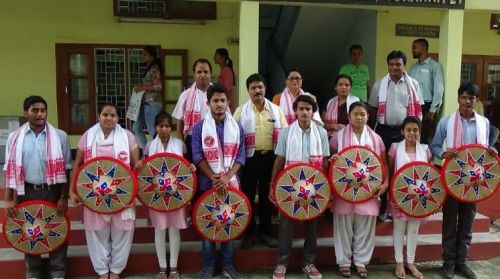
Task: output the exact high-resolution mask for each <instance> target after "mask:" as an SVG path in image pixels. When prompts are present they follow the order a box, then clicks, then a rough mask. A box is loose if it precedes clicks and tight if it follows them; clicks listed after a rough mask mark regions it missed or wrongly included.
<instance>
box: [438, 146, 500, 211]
mask: <svg viewBox="0 0 500 279" xmlns="http://www.w3.org/2000/svg"><path fill="white" fill-rule="evenodd" d="M457 151H458V154H457V156H456V157H455V158H452V159H447V160H445V162H444V164H443V168H442V170H441V174H442V177H443V180H444V187H445V189H446V192H448V195H450V196H451V197H452V198H454V199H455V200H458V201H461V202H466V203H472V202H478V201H482V200H485V199H487V198H489V197H491V196H493V194H494V193H495V192H496V191H497V190H498V186H499V185H500V159H499V157H498V156H491V155H490V154H488V149H487V148H486V147H484V146H482V145H479V144H469V145H464V146H461V147H459V148H458V149H457Z"/></svg>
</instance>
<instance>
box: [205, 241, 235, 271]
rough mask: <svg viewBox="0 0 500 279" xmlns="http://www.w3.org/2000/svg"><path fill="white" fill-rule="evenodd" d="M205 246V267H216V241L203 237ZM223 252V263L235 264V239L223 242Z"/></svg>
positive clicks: (225, 264)
mask: <svg viewBox="0 0 500 279" xmlns="http://www.w3.org/2000/svg"><path fill="white" fill-rule="evenodd" d="M201 244H202V248H203V267H205V268H207V267H208V268H214V267H215V242H212V241H208V240H206V239H202V241H201ZM220 250H221V254H222V264H223V266H232V265H233V255H234V244H233V241H232V240H231V241H228V242H225V243H221V248H220Z"/></svg>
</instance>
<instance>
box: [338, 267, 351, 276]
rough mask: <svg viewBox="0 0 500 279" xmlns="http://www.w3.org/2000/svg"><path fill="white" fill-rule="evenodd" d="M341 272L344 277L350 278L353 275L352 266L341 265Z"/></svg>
mask: <svg viewBox="0 0 500 279" xmlns="http://www.w3.org/2000/svg"><path fill="white" fill-rule="evenodd" d="M339 272H340V275H342V277H345V278H349V277H351V268H350V267H348V266H341V267H339Z"/></svg>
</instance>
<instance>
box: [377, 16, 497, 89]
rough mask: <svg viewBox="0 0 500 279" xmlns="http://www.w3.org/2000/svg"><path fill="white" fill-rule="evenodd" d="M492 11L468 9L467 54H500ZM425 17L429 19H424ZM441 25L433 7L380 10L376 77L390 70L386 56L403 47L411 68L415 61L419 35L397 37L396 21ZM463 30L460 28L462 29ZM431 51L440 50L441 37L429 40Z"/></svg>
mask: <svg viewBox="0 0 500 279" xmlns="http://www.w3.org/2000/svg"><path fill="white" fill-rule="evenodd" d="M490 14H491V12H489V11H468V10H466V11H465V15H464V28H463V32H464V34H463V51H462V53H463V54H474V55H500V47H498V46H500V35H499V34H497V32H496V31H494V30H490V28H489V24H490ZM422 19H425V21H422ZM396 23H408V24H426V25H438V26H439V24H440V11H439V10H433V9H425V10H424V9H410V8H395V9H390V10H383V11H382V10H381V11H378V18H377V26H378V29H377V46H376V47H377V59H376V79H379V78H381V77H382V76H383V75H385V74H386V73H387V63H386V56H387V54H389V52H390V51H391V50H402V51H403V52H404V53H405V54H406V55H407V56H408V62H407V68H408V69H409V67H410V66H411V65H412V64H413V63H415V60H414V59H413V58H412V57H411V43H412V41H413V40H414V39H416V38H417V37H397V36H395V24H396ZM459 31H460V30H457V32H459ZM428 40H429V45H430V47H429V51H430V52H438V50H439V39H437V38H435V39H428Z"/></svg>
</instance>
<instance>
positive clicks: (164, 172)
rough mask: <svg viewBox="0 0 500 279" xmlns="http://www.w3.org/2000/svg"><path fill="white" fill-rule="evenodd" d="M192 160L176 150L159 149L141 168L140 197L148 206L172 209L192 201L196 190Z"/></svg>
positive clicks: (158, 208)
mask: <svg viewBox="0 0 500 279" xmlns="http://www.w3.org/2000/svg"><path fill="white" fill-rule="evenodd" d="M190 165H191V164H190V163H189V162H188V161H187V160H186V159H184V158H182V157H181V156H179V155H177V154H173V153H158V154H155V155H153V156H150V157H148V158H146V160H144V163H143V165H142V167H141V168H140V169H139V170H137V172H136V175H137V184H138V191H137V198H138V199H139V201H141V202H142V204H144V205H145V206H147V207H148V208H151V209H153V210H156V211H162V212H169V211H174V210H177V209H179V208H182V207H184V206H186V205H188V203H189V201H191V199H192V198H193V196H194V193H195V192H196V175H195V173H193V172H191V170H190V168H189V167H190Z"/></svg>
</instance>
